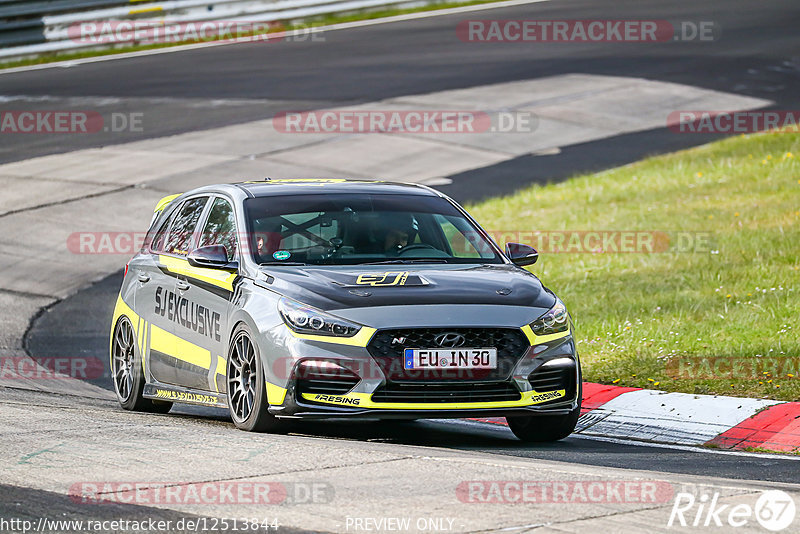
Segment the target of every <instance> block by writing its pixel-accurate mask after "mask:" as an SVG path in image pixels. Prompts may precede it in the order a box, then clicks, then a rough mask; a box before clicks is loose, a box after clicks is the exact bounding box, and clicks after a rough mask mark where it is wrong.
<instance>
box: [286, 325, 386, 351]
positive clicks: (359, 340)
mask: <svg viewBox="0 0 800 534" xmlns="http://www.w3.org/2000/svg"><path fill="white" fill-rule="evenodd" d="M286 329H287V330H289V332H290V333H291V334H292V335H293V336H294V337H297V338H300V339H308V340H310V341H321V342H323V343H335V344H337V345H350V346H352V347H366V346H367V344H368V343H369V340H370V339H372V335H373V334H374V333H375V332H376V330H375V329H374V328H370V327H368V326H362V327H361V330H359V331H358V333H357V334H356V335H354V336H353V337H337V336H318V335H314V334H299V333H297V332H295V331H294V330H292V329H291V328H289V327H286Z"/></svg>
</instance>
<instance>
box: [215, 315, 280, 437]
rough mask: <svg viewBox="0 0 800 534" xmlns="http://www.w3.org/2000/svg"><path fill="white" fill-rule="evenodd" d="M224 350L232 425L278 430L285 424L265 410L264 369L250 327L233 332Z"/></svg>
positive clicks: (254, 430) (266, 407) (258, 429)
mask: <svg viewBox="0 0 800 534" xmlns="http://www.w3.org/2000/svg"><path fill="white" fill-rule="evenodd" d="M231 339H232V340H231V345H230V349H229V350H228V367H227V376H228V378H227V386H228V411H229V412H230V414H231V419H233V424H234V425H236V428H240V429H242V430H247V431H249V432H280V431H281V430H282V429H283V427H284V426H285V425H284V424H282V422H281V421H278V419H277V418H276V417H275V416H274V415H272V414H270V413H269V411H268V408H269V402H267V388H266V386H265V384H264V369H263V365H262V363H261V357H260V355H259V352H258V347H257V346H256V344H255V343H253V336H252V334H251V333H250V329H249V328H247V326H245V325H244V324H241V325H239V326H238V327H237V328H236V330H234V332H233V336H232V338H231Z"/></svg>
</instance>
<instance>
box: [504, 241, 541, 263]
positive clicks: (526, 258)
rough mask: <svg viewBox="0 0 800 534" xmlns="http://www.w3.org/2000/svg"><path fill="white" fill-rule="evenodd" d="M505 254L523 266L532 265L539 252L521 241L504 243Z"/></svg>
mask: <svg viewBox="0 0 800 534" xmlns="http://www.w3.org/2000/svg"><path fill="white" fill-rule="evenodd" d="M506 256H508V258H509V259H510V260H511V261H512V262H513V263H514V265H519V266H520V267H523V266H525V265H533V264H534V263H536V260H538V259H539V253H538V252H536V249H535V248H533V247H532V246H530V245H523V244H522V243H506Z"/></svg>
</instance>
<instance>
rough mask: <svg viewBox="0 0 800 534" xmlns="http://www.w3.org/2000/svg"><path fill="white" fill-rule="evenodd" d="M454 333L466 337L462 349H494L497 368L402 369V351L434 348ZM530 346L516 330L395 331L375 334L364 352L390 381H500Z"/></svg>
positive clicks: (425, 329) (429, 329) (448, 329)
mask: <svg viewBox="0 0 800 534" xmlns="http://www.w3.org/2000/svg"><path fill="white" fill-rule="evenodd" d="M450 332H453V333H457V334H461V335H463V336H464V337H465V339H466V341H465V342H464V345H463V347H465V348H490V347H494V348H496V349H497V369H470V370H457V371H456V370H443V371H431V370H426V371H420V370H406V369H403V351H404V349H407V348H408V349H433V348H437V345H436V343H435V341H434V338H435V337H436V336H438V335H439V334H444V333H450ZM529 346H530V344H529V343H528V340H527V338H526V337H525V335H524V334H523V333H522V331H521V330H519V329H516V328H397V329H392V330H380V331H378V332H377V333H376V334H375V335H374V336H373V338H372V341H370V343H369V345H367V350H368V351H369V353H370V354H371V355H372V357H373V358H374V359H375V361H376V362H377V363H378V365H379V366H380V367H381V370H382V371H383V373H384V374H385V375H386V378H387V380H388V381H389V382H392V381H403V380H423V381H437V380H438V381H448V380H451V381H466V382H477V381H483V382H489V381H495V382H499V381H502V380H506V379H507V378H509V377H510V376H511V373H512V371H513V370H514V367H515V366H516V365H517V362H519V360H520V358H522V356H523V355H524V354H525V351H526V350H527V349H528V347H529Z"/></svg>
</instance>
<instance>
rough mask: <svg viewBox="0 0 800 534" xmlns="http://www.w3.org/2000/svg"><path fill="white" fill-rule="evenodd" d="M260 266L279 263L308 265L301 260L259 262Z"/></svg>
mask: <svg viewBox="0 0 800 534" xmlns="http://www.w3.org/2000/svg"><path fill="white" fill-rule="evenodd" d="M258 265H259V266H261V267H273V266H281V265H308V264H307V263H303V262H302V261H281V262H277V261H271V262H268V263H259V264H258Z"/></svg>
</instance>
